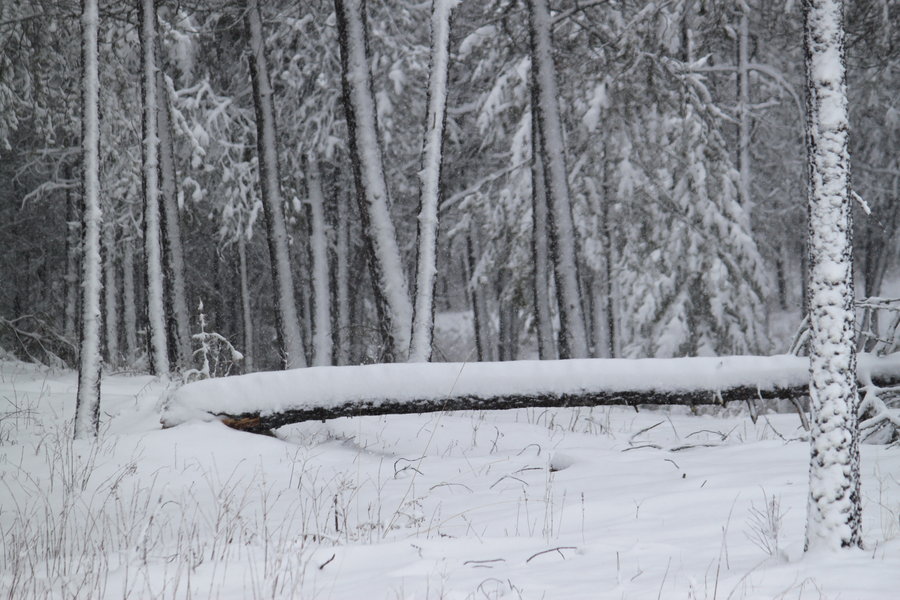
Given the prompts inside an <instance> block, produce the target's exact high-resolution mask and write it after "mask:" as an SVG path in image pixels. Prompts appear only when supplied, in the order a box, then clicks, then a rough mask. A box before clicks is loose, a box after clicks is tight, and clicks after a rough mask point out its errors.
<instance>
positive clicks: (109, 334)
mask: <svg viewBox="0 0 900 600" xmlns="http://www.w3.org/2000/svg"><path fill="white" fill-rule="evenodd" d="M103 245H104V247H105V248H104V249H105V256H106V260H104V264H103V267H104V268H103V277H104V283H105V285H104V291H105V292H106V299H105V304H106V360H107V362H108V363H109V364H110V365H111V366H113V367H115V366H117V365H118V364H119V302H118V292H119V285H118V281H117V277H116V233H115V227H114V226H113V223H111V222H107V223H105V227H104V228H103Z"/></svg>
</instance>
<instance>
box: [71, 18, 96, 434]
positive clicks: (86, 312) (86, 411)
mask: <svg viewBox="0 0 900 600" xmlns="http://www.w3.org/2000/svg"><path fill="white" fill-rule="evenodd" d="M99 21H100V15H99V11H98V9H97V0H82V3H81V29H82V40H81V52H82V62H81V64H82V69H83V73H82V77H83V81H82V94H83V95H82V98H83V106H82V110H83V114H82V133H81V138H82V139H81V147H82V154H83V159H82V198H83V199H84V200H83V202H84V217H83V221H82V223H83V232H84V239H83V246H82V249H83V260H82V265H83V266H82V278H81V281H82V286H83V287H82V289H83V294H84V297H83V300H82V315H81V356H80V362H79V366H78V395H77V398H76V403H75V437H76V438H88V437H96V436H97V431H98V429H99V426H100V343H101V340H100V288H101V281H100V277H101V264H100V229H101V227H102V222H103V215H102V213H101V211H100V123H99V114H98V113H99V111H98V106H97V104H98V102H99V91H100V89H99V88H100V80H99V76H98V71H99V69H98V65H97V62H98V61H97V29H98V27H99Z"/></svg>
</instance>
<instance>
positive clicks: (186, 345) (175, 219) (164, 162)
mask: <svg viewBox="0 0 900 600" xmlns="http://www.w3.org/2000/svg"><path fill="white" fill-rule="evenodd" d="M156 87H157V91H158V94H159V98H158V106H157V108H158V110H157V118H158V121H157V123H158V132H159V165H160V169H159V173H160V183H161V188H160V191H161V197H162V217H163V218H162V221H163V224H164V227H163V228H162V231H163V235H164V243H163V249H164V251H165V265H166V280H167V281H168V284H169V285H168V290H167V291H168V292H169V294H168V300H169V310H168V311H167V312H168V313H169V318H168V320H169V321H170V323H171V324H172V336H171V338H172V340H171V344H170V347H171V348H172V350H174V355H175V356H174V359H175V368H176V369H178V370H179V371H185V370H186V369H189V368H191V321H190V312H189V311H188V302H187V291H186V285H185V280H184V246H183V245H182V242H181V211H180V210H179V209H178V178H177V173H176V170H175V140H174V139H173V136H172V118H171V107H170V105H169V93H168V85H167V83H166V77H165V75H164V74H163V72H162V69H159V70H157V72H156Z"/></svg>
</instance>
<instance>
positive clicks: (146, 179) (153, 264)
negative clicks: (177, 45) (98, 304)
mask: <svg viewBox="0 0 900 600" xmlns="http://www.w3.org/2000/svg"><path fill="white" fill-rule="evenodd" d="M139 14H140V28H141V33H140V35H141V58H142V76H141V91H142V92H143V100H144V106H143V109H144V112H143V130H144V132H143V133H144V140H143V142H144V143H143V145H142V146H141V151H142V163H143V188H144V254H145V259H146V263H147V316H148V321H149V328H150V370H151V372H153V373H154V374H156V375H159V376H160V377H168V375H169V352H168V347H167V340H166V313H165V289H164V284H163V260H162V227H161V222H160V218H161V215H160V201H159V178H158V177H159V172H158V171H159V133H158V130H157V113H158V112H159V111H158V106H157V103H158V101H159V96H158V90H157V87H156V6H155V2H154V0H141V8H140V11H139Z"/></svg>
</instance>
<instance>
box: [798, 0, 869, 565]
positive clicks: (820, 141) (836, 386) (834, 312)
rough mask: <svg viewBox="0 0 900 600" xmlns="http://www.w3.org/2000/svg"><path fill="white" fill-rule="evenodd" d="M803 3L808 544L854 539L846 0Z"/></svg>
mask: <svg viewBox="0 0 900 600" xmlns="http://www.w3.org/2000/svg"><path fill="white" fill-rule="evenodd" d="M803 13H804V41H805V50H806V77H807V116H806V119H807V157H808V161H809V188H808V194H809V308H808V310H809V321H810V340H809V353H810V385H809V392H810V408H811V411H812V430H811V434H812V435H811V457H810V472H809V505H808V514H807V529H806V548H807V550H818V549H827V550H832V549H837V548H841V547H857V546H860V544H861V536H860V518H861V508H860V488H859V445H858V444H859V422H858V414H857V410H858V407H859V397H858V395H857V388H856V376H855V373H856V351H855V348H856V345H855V343H854V337H855V332H854V330H855V321H854V313H853V254H852V250H853V246H852V239H851V233H852V213H851V210H850V209H851V206H850V158H849V152H848V130H849V125H848V113H847V90H846V76H845V70H844V29H843V5H842V3H841V2H840V0H804V2H803Z"/></svg>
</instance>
